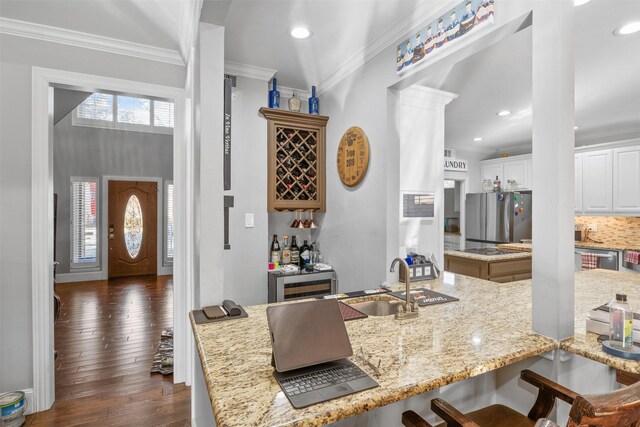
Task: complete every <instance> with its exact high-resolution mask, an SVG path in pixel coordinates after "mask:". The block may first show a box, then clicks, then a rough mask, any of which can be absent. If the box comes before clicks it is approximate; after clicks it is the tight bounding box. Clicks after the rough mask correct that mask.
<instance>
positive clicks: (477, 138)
mask: <svg viewBox="0 0 640 427" xmlns="http://www.w3.org/2000/svg"><path fill="white" fill-rule="evenodd" d="M473 140H474V141H475V142H480V141H482V138H480V137H479V136H476V137H475V138H473Z"/></svg>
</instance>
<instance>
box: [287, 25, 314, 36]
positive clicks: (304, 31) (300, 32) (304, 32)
mask: <svg viewBox="0 0 640 427" xmlns="http://www.w3.org/2000/svg"><path fill="white" fill-rule="evenodd" d="M291 37H293V38H294V39H308V38H309V37H311V31H309V29H308V28H305V27H294V28H292V29H291Z"/></svg>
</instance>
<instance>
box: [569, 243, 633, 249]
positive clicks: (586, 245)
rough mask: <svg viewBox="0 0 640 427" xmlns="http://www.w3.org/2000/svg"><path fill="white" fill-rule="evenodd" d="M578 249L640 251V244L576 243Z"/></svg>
mask: <svg viewBox="0 0 640 427" xmlns="http://www.w3.org/2000/svg"><path fill="white" fill-rule="evenodd" d="M576 248H587V249H603V250H607V249H609V250H614V251H624V250H635V251H640V243H637V242H606V243H594V242H576Z"/></svg>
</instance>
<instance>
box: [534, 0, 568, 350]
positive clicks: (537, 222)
mask: <svg viewBox="0 0 640 427" xmlns="http://www.w3.org/2000/svg"><path fill="white" fill-rule="evenodd" d="M573 9H574V6H573V2H572V1H558V0H554V1H550V0H545V1H540V2H537V3H536V7H535V9H534V15H533V59H532V61H533V62H532V72H533V188H535V193H534V194H533V329H534V331H536V332H538V333H540V334H542V335H545V336H547V337H550V338H554V339H558V340H561V339H564V338H568V337H571V336H573V330H574V326H573V324H574V321H573V319H574V317H573V316H574V315H573V300H574V289H573V288H574V286H573V281H574V267H573V266H574V257H573V250H574V243H573V221H574V213H573V210H574V198H575V194H574V161H573V157H574V129H573V126H574V110H575V106H574V28H573V19H574V10H573Z"/></svg>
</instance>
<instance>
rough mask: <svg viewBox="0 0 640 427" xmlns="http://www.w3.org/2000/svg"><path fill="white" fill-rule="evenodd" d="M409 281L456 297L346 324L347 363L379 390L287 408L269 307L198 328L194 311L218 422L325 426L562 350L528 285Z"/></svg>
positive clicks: (446, 278) (451, 277)
mask: <svg viewBox="0 0 640 427" xmlns="http://www.w3.org/2000/svg"><path fill="white" fill-rule="evenodd" d="M364 286H366V285H364ZM396 286H397V285H396ZM412 287H414V288H417V287H428V288H430V289H433V290H435V291H437V292H442V293H444V294H448V295H452V296H455V297H457V298H459V299H460V301H456V302H451V303H446V304H440V305H433V306H428V307H421V308H420V317H419V318H417V319H410V320H404V321H397V320H394V318H393V316H384V317H373V316H370V317H369V318H367V319H360V320H353V321H349V322H346V326H347V330H348V332H349V337H350V339H351V343H352V347H353V350H354V356H353V357H351V360H352V361H353V362H354V363H356V364H357V365H358V366H360V367H361V368H362V369H363V370H365V371H366V372H367V373H368V374H369V375H371V376H372V377H373V378H374V379H375V380H376V381H377V382H378V383H379V384H380V387H377V388H374V389H370V390H366V391H364V392H360V393H356V394H353V395H350V396H345V397H342V398H338V399H335V400H331V401H328V402H324V403H321V404H317V405H313V406H310V407H307V408H304V409H294V408H293V407H292V406H291V404H290V403H289V401H288V400H287V398H286V396H285V395H284V393H283V392H282V391H281V389H280V387H279V386H278V384H277V382H276V381H275V379H274V378H273V376H272V367H271V366H270V360H271V343H270V340H269V333H268V327H267V319H266V307H267V305H257V306H252V307H245V309H246V311H247V313H248V314H249V317H248V318H244V319H237V320H230V321H226V322H218V323H209V324H205V325H196V324H195V322H194V320H193V317H191V322H192V326H193V331H194V335H195V338H196V342H197V347H198V352H199V355H200V360H201V363H202V368H203V372H204V377H205V381H206V384H207V388H208V392H209V397H210V399H211V404H212V407H213V412H214V415H215V418H216V421H217V423H218V426H220V427H222V426H224V427H232V426H248V425H250V426H275V425H277V426H321V425H325V424H329V423H332V422H335V421H338V420H340V419H344V418H348V417H351V416H354V415H356V414H359V413H363V412H366V411H369V410H372V409H375V408H378V407H381V406H384V405H388V404H390V403H393V402H396V401H399V400H402V399H406V398H408V397H412V396H415V395H418V394H421V393H424V392H427V391H430V390H433V389H436V388H439V387H442V386H444V385H447V384H450V383H453V382H456V381H461V380H464V379H466V378H470V377H473V376H476V375H479V374H482V373H484V372H488V371H491V370H494V369H498V368H500V367H502V366H506V365H509V364H511V363H515V362H517V361H520V360H523V359H527V358H529V357H532V356H536V355H539V354H542V353H545V352H547V351H550V350H554V349H556V348H557V347H558V344H557V342H555V341H553V340H551V339H548V338H545V337H543V336H541V335H538V334H536V333H534V332H532V327H531V287H530V286H522V284H521V283H520V282H519V283H517V284H516V283H493V282H488V281H484V280H480V279H475V278H471V277H466V276H460V275H455V274H451V273H446V272H445V273H443V274H442V275H441V276H440V278H438V279H436V280H433V281H427V282H415V283H413V284H412ZM346 302H348V300H346Z"/></svg>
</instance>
